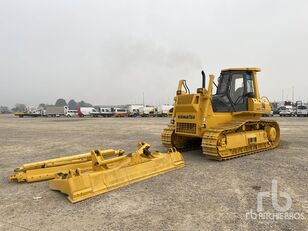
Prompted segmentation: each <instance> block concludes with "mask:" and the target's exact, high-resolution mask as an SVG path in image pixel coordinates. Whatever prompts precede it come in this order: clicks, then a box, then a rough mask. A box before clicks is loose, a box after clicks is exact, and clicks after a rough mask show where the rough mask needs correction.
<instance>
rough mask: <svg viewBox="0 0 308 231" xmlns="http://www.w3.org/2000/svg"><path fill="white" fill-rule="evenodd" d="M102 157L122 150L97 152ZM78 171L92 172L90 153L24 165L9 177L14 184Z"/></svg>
mask: <svg viewBox="0 0 308 231" xmlns="http://www.w3.org/2000/svg"><path fill="white" fill-rule="evenodd" d="M99 152H100V153H101V155H102V156H111V155H115V156H117V155H122V154H123V153H124V151H123V150H112V149H107V150H99ZM77 168H78V169H80V171H81V172H86V171H90V170H92V157H91V152H89V153H84V154H78V155H72V156H67V157H60V158H55V159H49V160H44V161H39V162H33V163H28V164H24V165H22V166H21V167H19V168H16V169H15V170H14V172H15V174H14V175H12V176H10V177H9V180H10V181H15V182H36V181H43V180H50V179H53V178H55V176H56V175H57V173H60V172H61V173H63V174H67V173H68V172H69V170H70V169H77Z"/></svg>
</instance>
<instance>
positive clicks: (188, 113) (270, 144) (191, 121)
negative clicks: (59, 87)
mask: <svg viewBox="0 0 308 231" xmlns="http://www.w3.org/2000/svg"><path fill="white" fill-rule="evenodd" d="M259 71H260V69H259V68H229V69H224V70H222V71H221V74H220V76H219V78H218V84H216V83H215V82H214V78H215V77H214V75H210V76H209V83H208V87H207V88H206V86H205V85H206V76H205V73H204V71H202V72H201V73H202V88H198V89H197V93H193V94H192V93H190V90H189V88H188V86H187V83H186V81H185V80H180V82H179V85H178V89H177V92H176V96H175V98H174V101H175V102H174V110H173V115H172V119H171V122H170V124H169V125H168V127H167V128H165V129H164V130H163V132H162V137H161V139H162V143H163V144H164V145H165V146H166V147H168V148H170V147H176V148H177V149H179V150H181V149H182V150H183V149H184V150H187V149H192V148H195V147H200V146H201V147H202V151H203V153H204V154H205V155H206V156H208V157H210V158H212V159H215V160H227V159H231V158H235V157H239V156H243V155H247V154H252V153H256V152H261V151H265V150H269V149H273V148H275V147H277V146H278V144H279V141H280V130H279V125H278V123H277V122H276V121H274V120H265V119H262V118H261V117H262V115H263V114H267V113H270V111H271V105H270V102H269V100H268V99H267V98H266V97H260V94H259V89H258V82H257V72H259ZM214 85H215V86H216V88H217V89H216V93H215V94H213V93H212V92H213V88H214Z"/></svg>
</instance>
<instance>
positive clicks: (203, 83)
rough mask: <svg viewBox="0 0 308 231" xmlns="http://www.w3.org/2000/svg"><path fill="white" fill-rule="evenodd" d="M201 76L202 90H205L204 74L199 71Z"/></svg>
mask: <svg viewBox="0 0 308 231" xmlns="http://www.w3.org/2000/svg"><path fill="white" fill-rule="evenodd" d="M201 75H202V88H205V78H206V77H205V73H204V71H203V70H202V71H201Z"/></svg>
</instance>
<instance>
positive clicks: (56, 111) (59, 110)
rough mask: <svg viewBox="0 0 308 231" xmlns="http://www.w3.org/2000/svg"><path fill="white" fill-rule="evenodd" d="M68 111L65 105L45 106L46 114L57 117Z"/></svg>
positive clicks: (64, 114)
mask: <svg viewBox="0 0 308 231" xmlns="http://www.w3.org/2000/svg"><path fill="white" fill-rule="evenodd" d="M67 112H68V107H67V106H46V116H51V117H56V116H57V117H59V116H66V115H67Z"/></svg>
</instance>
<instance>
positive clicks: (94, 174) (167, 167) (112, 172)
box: [49, 143, 184, 203]
mask: <svg viewBox="0 0 308 231" xmlns="http://www.w3.org/2000/svg"><path fill="white" fill-rule="evenodd" d="M148 148H149V145H148V144H145V143H141V144H140V145H139V149H138V150H137V151H136V152H134V153H132V154H128V155H123V156H119V157H114V158H112V159H104V158H103V157H102V156H100V155H99V154H96V153H94V152H93V153H92V170H91V171H87V172H82V171H80V170H79V169H75V170H71V171H69V173H68V174H59V175H58V176H57V177H56V178H55V179H53V180H51V181H49V187H50V189H52V190H58V191H61V192H62V193H65V194H67V195H68V199H69V201H71V202H73V203H74V202H78V201H81V200H84V199H87V198H89V197H93V196H96V195H99V194H102V193H105V192H108V191H111V190H114V189H116V188H119V187H122V186H124V185H128V184H131V183H134V182H137V181H140V180H144V179H147V178H150V177H152V176H156V175H159V174H162V173H164V172H167V171H171V170H174V169H178V168H181V167H183V166H184V159H183V156H182V155H181V153H179V152H177V151H176V150H175V149H170V150H169V152H168V153H160V152H154V153H150V152H149V151H148Z"/></svg>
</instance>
